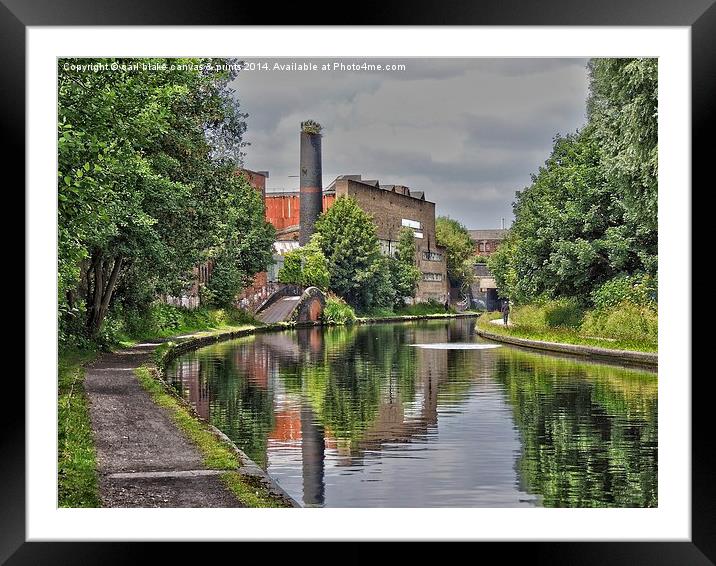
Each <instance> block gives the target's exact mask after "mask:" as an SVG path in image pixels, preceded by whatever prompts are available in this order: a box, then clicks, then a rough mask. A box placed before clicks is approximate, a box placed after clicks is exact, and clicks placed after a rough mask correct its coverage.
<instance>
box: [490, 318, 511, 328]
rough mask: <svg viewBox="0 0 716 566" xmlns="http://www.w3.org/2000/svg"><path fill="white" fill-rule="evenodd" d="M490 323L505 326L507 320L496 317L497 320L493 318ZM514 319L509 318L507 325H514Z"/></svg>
mask: <svg viewBox="0 0 716 566" xmlns="http://www.w3.org/2000/svg"><path fill="white" fill-rule="evenodd" d="M490 324H497V325H498V326H505V321H504V320H502V318H496V319H495V320H491V321H490ZM512 324H513V323H512V321H511V320H510V319H509V318H508V319H507V326H512Z"/></svg>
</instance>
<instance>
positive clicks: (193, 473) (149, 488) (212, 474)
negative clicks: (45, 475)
mask: <svg viewBox="0 0 716 566" xmlns="http://www.w3.org/2000/svg"><path fill="white" fill-rule="evenodd" d="M157 344H158V343H156V342H153V343H146V344H138V345H136V346H134V347H132V348H129V349H127V350H122V351H120V352H112V353H107V354H103V355H102V356H100V357H99V358H98V359H97V360H96V361H95V362H94V363H93V364H91V365H90V366H88V367H87V370H86V372H85V390H86V391H87V395H88V397H89V400H90V418H91V420H92V430H93V433H94V441H95V447H96V450H97V468H98V471H99V489H100V497H101V499H102V504H103V506H105V507H242V505H241V503H240V502H239V501H238V499H237V498H236V497H235V496H234V495H233V493H231V492H230V491H229V489H228V488H227V487H226V486H225V485H224V483H223V482H222V481H221V479H220V478H219V474H220V473H222V472H221V471H218V470H207V469H206V467H205V466H204V464H203V458H202V455H201V453H200V452H199V449H198V448H197V447H196V446H195V445H194V444H193V443H192V442H191V441H189V440H188V439H187V438H186V437H185V436H184V435H183V434H182V432H181V431H180V430H179V429H178V428H177V426H176V425H175V424H174V422H173V420H172V419H171V417H170V415H169V413H168V411H167V410H166V409H163V408H161V407H159V406H157V405H156V404H155V403H154V402H153V401H152V399H151V398H150V396H149V394H148V393H147V392H146V391H145V390H144V389H143V388H142V386H141V385H140V384H139V381H138V380H137V378H136V376H135V375H134V370H135V369H136V368H137V367H139V366H140V365H142V364H143V363H145V362H147V361H150V360H151V353H152V351H153V350H154V348H155V347H156V346H157Z"/></svg>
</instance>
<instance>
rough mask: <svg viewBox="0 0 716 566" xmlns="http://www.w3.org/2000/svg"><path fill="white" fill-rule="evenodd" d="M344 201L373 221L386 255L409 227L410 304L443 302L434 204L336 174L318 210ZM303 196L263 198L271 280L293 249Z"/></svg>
mask: <svg viewBox="0 0 716 566" xmlns="http://www.w3.org/2000/svg"><path fill="white" fill-rule="evenodd" d="M341 196H350V197H352V198H354V199H355V200H356V201H357V203H358V206H360V208H361V209H362V210H364V211H365V212H367V213H368V214H370V215H371V216H372V217H373V222H374V223H375V226H376V234H377V236H378V239H379V241H380V245H381V251H382V252H383V253H384V254H386V255H392V254H394V253H395V251H396V246H397V243H398V239H399V237H400V231H401V229H402V228H406V227H407V228H410V229H411V230H412V231H413V235H414V236H415V243H416V264H417V265H418V268H419V269H420V271H421V272H422V278H421V280H420V281H419V283H418V289H417V291H416V295H415V300H416V301H418V302H420V301H426V300H430V299H433V300H436V301H439V302H441V303H442V302H445V300H446V299H447V296H448V289H449V287H448V279H447V262H446V258H445V250H443V249H442V248H440V247H439V246H438V245H437V243H436V241H435V203H433V202H430V201H428V200H426V199H425V194H424V193H423V192H422V191H411V190H410V188H408V187H406V186H403V185H381V184H380V182H379V181H377V180H374V179H363V178H362V176H361V175H340V176H339V177H337V178H336V179H335V180H334V181H333V182H332V183H331V184H330V185H329V186H328V187H327V188H326V189H325V190H324V191H322V193H321V197H320V200H319V201H318V202H320V203H321V210H322V211H325V210H328V208H330V207H331V205H332V204H333V203H334V202H335V201H336V199H337V198H339V197H341ZM301 198H303V193H301V192H300V191H279V192H268V193H266V215H267V219H268V221H269V222H271V224H273V225H274V227H275V228H276V230H277V242H276V246H275V247H276V250H277V256H278V257H277V258H276V259H277V265H275V266H274V268H273V269H272V270H271V271H269V280H272V278H273V280H275V277H276V274H277V272H278V268H279V267H280V263H281V258H280V256H281V255H283V254H285V253H286V252H287V251H290V250H291V249H295V248H296V247H298V245H299V239H300V234H301V227H302V220H301V219H302V211H303V208H302V207H301V206H300V201H301Z"/></svg>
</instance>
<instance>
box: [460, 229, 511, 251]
mask: <svg viewBox="0 0 716 566" xmlns="http://www.w3.org/2000/svg"><path fill="white" fill-rule="evenodd" d="M468 232H469V233H470V238H472V241H473V243H474V244H475V254H476V255H481V256H489V255H492V253H493V252H494V251H495V250H496V249H497V248H498V247H499V246H500V244H501V243H502V242H503V241H504V239H505V238H507V234H509V233H510V231H509V230H507V229H504V228H503V229H497V230H468Z"/></svg>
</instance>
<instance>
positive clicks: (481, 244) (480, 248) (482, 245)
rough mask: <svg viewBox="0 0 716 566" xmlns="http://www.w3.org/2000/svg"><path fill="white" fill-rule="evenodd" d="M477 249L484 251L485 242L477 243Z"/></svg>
mask: <svg viewBox="0 0 716 566" xmlns="http://www.w3.org/2000/svg"><path fill="white" fill-rule="evenodd" d="M477 249H478V251H481V252H484V251H485V244H483V243H479V244H478V245H477Z"/></svg>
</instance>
